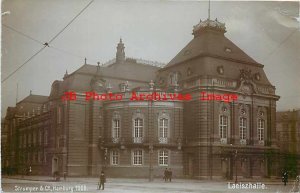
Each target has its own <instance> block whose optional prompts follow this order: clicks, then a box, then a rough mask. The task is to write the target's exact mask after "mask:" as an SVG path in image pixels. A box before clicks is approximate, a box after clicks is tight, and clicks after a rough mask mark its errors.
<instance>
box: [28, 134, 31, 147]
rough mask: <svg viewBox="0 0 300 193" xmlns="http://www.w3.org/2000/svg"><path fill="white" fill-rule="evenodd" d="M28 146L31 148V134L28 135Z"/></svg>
mask: <svg viewBox="0 0 300 193" xmlns="http://www.w3.org/2000/svg"><path fill="white" fill-rule="evenodd" d="M28 146H29V147H30V146H31V133H29V134H28Z"/></svg>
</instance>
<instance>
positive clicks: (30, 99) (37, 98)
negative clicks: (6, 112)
mask: <svg viewBox="0 0 300 193" xmlns="http://www.w3.org/2000/svg"><path fill="white" fill-rule="evenodd" d="M47 101H48V96H43V95H34V94H30V95H28V96H27V97H25V98H24V99H23V100H21V101H19V102H18V103H17V104H19V103H38V104H43V103H45V102H47Z"/></svg>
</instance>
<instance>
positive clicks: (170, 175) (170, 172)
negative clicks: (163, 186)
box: [168, 168, 172, 182]
mask: <svg viewBox="0 0 300 193" xmlns="http://www.w3.org/2000/svg"><path fill="white" fill-rule="evenodd" d="M168 173H169V180H170V182H171V180H172V170H171V168H169V172H168Z"/></svg>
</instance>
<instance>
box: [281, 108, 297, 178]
mask: <svg viewBox="0 0 300 193" xmlns="http://www.w3.org/2000/svg"><path fill="white" fill-rule="evenodd" d="M276 116H277V120H276V127H277V128H276V130H277V139H278V146H279V147H280V157H281V159H280V160H281V164H280V165H281V170H282V171H283V170H287V171H289V172H290V174H291V175H292V176H295V175H296V174H299V172H300V110H299V109H298V110H292V111H280V112H277V113H276Z"/></svg>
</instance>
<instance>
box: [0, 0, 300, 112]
mask: <svg viewBox="0 0 300 193" xmlns="http://www.w3.org/2000/svg"><path fill="white" fill-rule="evenodd" d="M89 2H90V0H75V1H74V0H42V1H41V0H26V1H23V0H4V1H3V2H2V10H1V13H4V12H6V11H9V12H10V14H5V15H3V16H2V28H1V29H2V37H1V43H2V44H1V51H2V57H1V80H4V79H5V78H6V77H7V76H8V75H9V74H10V73H12V72H13V71H14V70H15V69H17V68H18V67H19V66H21V65H22V64H23V63H24V62H25V61H26V60H27V59H28V58H30V57H31V56H32V55H34V54H35V53H36V52H37V51H38V50H39V49H41V48H42V47H43V45H42V43H44V42H49V41H50V40H51V39H52V38H53V37H55V36H56V35H57V34H58V32H60V31H61V30H62V29H63V28H64V27H65V26H66V25H67V24H68V23H69V22H70V21H71V20H72V19H73V18H74V17H75V16H76V15H77V14H78V13H79V12H80V11H81V10H82V9H83V8H84V7H85V6H86V5H87V4H88V3H89ZM299 4H300V3H299V1H293V2H281V1H276V2H275V1H274V2H272V1H271V2H254V1H221V2H219V1H211V18H212V19H215V18H218V20H219V21H221V22H225V24H226V28H227V33H226V34H225V35H226V37H228V38H229V39H230V40H231V41H233V42H234V43H235V44H236V45H237V46H239V47H240V48H241V49H242V50H244V51H245V52H246V53H247V54H248V55H249V56H251V57H252V58H253V59H254V60H256V61H257V62H259V63H261V64H263V65H264V70H265V72H266V74H267V77H268V78H269V80H270V82H271V83H272V84H273V85H274V86H275V87H276V94H277V95H279V96H280V97H281V98H280V100H279V101H278V102H277V110H278V111H283V110H289V109H299V108H300V86H299V85H300V76H299V74H300V23H299ZM207 17H208V2H207V1H200V2H199V1H167V0H166V1H133V0H132V1H130V0H128V1H125V0H122V1H121V0H119V1H114V0H112V1H104V0H94V1H93V2H92V3H91V5H90V6H89V7H88V8H87V9H85V10H84V11H83V12H82V13H81V14H80V15H79V16H78V17H77V18H76V19H75V20H74V21H73V22H72V23H71V24H70V25H69V26H68V27H67V28H66V29H65V30H64V31H63V32H62V33H60V34H59V35H58V36H57V38H55V39H54V40H53V41H52V42H51V44H50V47H46V48H45V49H44V50H42V51H41V52H40V53H39V54H37V55H36V56H35V57H33V59H31V60H30V61H29V62H28V63H27V64H25V65H24V66H23V67H22V68H20V69H19V70H18V71H17V72H16V73H15V74H13V75H12V76H10V77H9V78H8V79H7V80H5V81H4V82H2V84H1V113H2V117H3V116H4V115H5V112H6V108H7V107H8V106H15V103H16V100H17V101H20V100H22V99H23V98H25V97H26V96H28V95H29V93H30V90H32V93H33V94H38V95H46V96H48V95H49V94H50V89H51V84H52V83H53V81H54V80H61V79H62V78H63V75H64V74H65V72H66V70H67V71H68V72H69V73H70V72H73V71H75V70H76V69H78V68H79V67H81V66H82V65H83V64H84V58H85V57H86V58H87V63H89V64H94V65H97V62H100V63H101V64H103V63H104V62H107V61H108V60H110V59H112V58H114V57H115V53H116V46H117V43H118V41H119V39H120V37H121V38H122V39H123V42H124V44H125V53H126V56H127V57H134V58H142V59H146V60H152V61H158V62H163V63H166V64H167V63H168V62H169V61H170V60H171V59H172V58H173V57H174V56H175V55H176V54H177V53H178V52H179V51H180V50H181V49H182V48H183V47H184V46H185V45H186V44H187V43H188V42H189V41H190V40H191V39H192V38H193V36H192V29H193V26H194V25H196V24H197V23H198V22H199V21H200V19H202V20H205V19H207ZM297 19H298V20H297ZM4 25H5V26H9V27H11V28H13V29H15V30H17V31H19V32H21V33H23V34H25V35H27V36H29V37H25V36H23V35H20V34H19V33H16V32H14V31H13V30H11V29H8V28H7V27H5V26H4ZM30 38H32V39H34V40H32V39H30ZM17 85H18V89H17Z"/></svg>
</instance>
